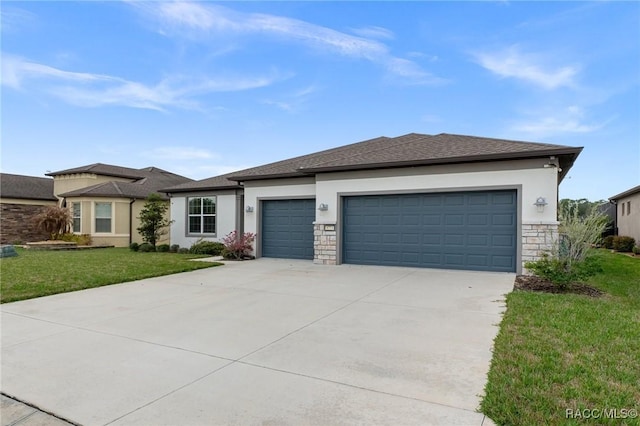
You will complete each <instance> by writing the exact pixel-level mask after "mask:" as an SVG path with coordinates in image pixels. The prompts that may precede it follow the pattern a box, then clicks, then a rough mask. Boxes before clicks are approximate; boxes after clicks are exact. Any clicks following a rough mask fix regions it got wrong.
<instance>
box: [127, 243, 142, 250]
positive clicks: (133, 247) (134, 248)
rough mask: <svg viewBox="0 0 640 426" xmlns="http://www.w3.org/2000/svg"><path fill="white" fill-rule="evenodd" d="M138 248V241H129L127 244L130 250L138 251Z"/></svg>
mask: <svg viewBox="0 0 640 426" xmlns="http://www.w3.org/2000/svg"><path fill="white" fill-rule="evenodd" d="M139 249H140V244H138V243H135V242H134V243H131V244H129V250H131V251H138V250H139Z"/></svg>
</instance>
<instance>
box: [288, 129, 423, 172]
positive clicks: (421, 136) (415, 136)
mask: <svg viewBox="0 0 640 426" xmlns="http://www.w3.org/2000/svg"><path fill="white" fill-rule="evenodd" d="M409 136H411V138H410V139H406V140H402V141H400V142H399V143H398V144H397V145H394V146H393V148H397V147H398V146H400V145H404V144H407V143H409V142H413V141H415V140H416V139H420V138H432V137H433V135H426V134H422V133H407V134H406V135H402V136H396V137H395V138H386V137H385V138H386V139H389V140H390V141H394V140H398V139H401V138H406V137H409ZM364 142H367V141H364ZM389 148H391V147H390V146H388V145H387V146H382V147H380V148H377V149H371V150H369V151H368V152H369V153H371V152H380V151H384V150H387V149H389ZM358 155H362V154H361V153H353V154H351V155H345V156H344V158H354V157H356V156H358ZM330 162H331V160H329V161H323V162H320V163H316V164H314V165H312V166H309V167H306V168H308V169H313V168H316V167H319V166H321V165H322V164H326V163H330ZM304 169H305V167H298V168H297V170H304Z"/></svg>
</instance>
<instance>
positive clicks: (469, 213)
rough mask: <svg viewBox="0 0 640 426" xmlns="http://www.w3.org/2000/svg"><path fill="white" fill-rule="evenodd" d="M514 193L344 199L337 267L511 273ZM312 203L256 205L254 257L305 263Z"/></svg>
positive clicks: (310, 235)
mask: <svg viewBox="0 0 640 426" xmlns="http://www.w3.org/2000/svg"><path fill="white" fill-rule="evenodd" d="M516 200H517V197H516V192H515V191H473V192H455V193H430V194H398V195H366V196H354V197H344V198H343V203H342V204H343V206H342V209H343V210H342V223H341V228H342V236H341V237H342V238H340V240H341V244H342V247H341V250H340V252H341V256H342V262H343V263H353V264H363V265H392V266H418V267H427V268H446V269H468V270H483V271H502V272H514V271H515V270H516V239H517V231H516V225H517V203H516ZM314 220H315V200H277V201H264V202H263V215H262V227H263V228H262V231H263V237H262V255H263V256H265V257H286V258H298V259H313V225H312V223H313V221H314Z"/></svg>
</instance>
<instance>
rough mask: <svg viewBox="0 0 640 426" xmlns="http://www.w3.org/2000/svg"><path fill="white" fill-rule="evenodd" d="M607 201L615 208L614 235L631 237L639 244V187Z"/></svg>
mask: <svg viewBox="0 0 640 426" xmlns="http://www.w3.org/2000/svg"><path fill="white" fill-rule="evenodd" d="M609 200H610V201H611V202H612V203H613V204H615V206H616V224H615V227H616V229H617V232H616V235H624V236H627V237H633V238H635V240H636V245H639V244H640V185H638V186H636V187H633V188H631V189H629V190H627V191H624V192H622V193H620V194H618V195H614V196H613V197H611V198H609Z"/></svg>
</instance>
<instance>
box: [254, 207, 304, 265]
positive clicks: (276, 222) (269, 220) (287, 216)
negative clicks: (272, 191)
mask: <svg viewBox="0 0 640 426" xmlns="http://www.w3.org/2000/svg"><path fill="white" fill-rule="evenodd" d="M315 205H316V201H315V199H309V200H297V199H296V200H265V201H262V239H261V243H262V256H264V257H280V258H285V259H313V222H314V221H315V220H316V209H315Z"/></svg>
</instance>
